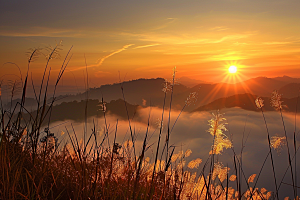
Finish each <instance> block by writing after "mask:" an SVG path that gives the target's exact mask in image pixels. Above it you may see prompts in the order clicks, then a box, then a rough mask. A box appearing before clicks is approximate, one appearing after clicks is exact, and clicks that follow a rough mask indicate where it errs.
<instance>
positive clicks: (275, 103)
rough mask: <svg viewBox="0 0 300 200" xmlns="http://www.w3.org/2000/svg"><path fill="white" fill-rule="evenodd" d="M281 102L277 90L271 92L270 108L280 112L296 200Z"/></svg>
mask: <svg viewBox="0 0 300 200" xmlns="http://www.w3.org/2000/svg"><path fill="white" fill-rule="evenodd" d="M282 102H283V101H281V94H278V92H277V90H275V91H273V93H272V97H271V104H272V106H273V107H274V108H275V109H276V110H279V111H280V116H281V121H282V125H283V130H284V134H285V139H286V146H287V152H288V158H289V165H290V170H291V176H292V183H293V191H294V198H296V196H297V195H296V189H295V180H294V173H293V166H292V162H291V154H290V148H289V142H288V137H287V134H286V128H285V124H284V120H283V115H282V107H283V106H282Z"/></svg>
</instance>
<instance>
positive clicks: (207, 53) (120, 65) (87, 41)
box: [0, 0, 300, 86]
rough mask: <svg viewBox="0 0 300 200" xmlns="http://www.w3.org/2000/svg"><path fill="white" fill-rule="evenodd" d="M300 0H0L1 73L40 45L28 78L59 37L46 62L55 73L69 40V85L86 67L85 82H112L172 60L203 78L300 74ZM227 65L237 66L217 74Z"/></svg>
mask: <svg viewBox="0 0 300 200" xmlns="http://www.w3.org/2000/svg"><path fill="white" fill-rule="evenodd" d="M167 1H168V0H167ZM15 4H18V6H15ZM56 5H57V6H56ZM299 6H300V3H299V2H295V1H292V0H287V1H285V2H282V3H279V2H277V3H276V2H274V3H273V4H272V6H271V7H270V6H269V4H266V3H264V2H261V1H258V0H254V1H251V2H237V1H231V0H222V1H220V2H219V3H218V4H215V3H213V2H194V1H190V2H182V1H179V0H175V1H169V2H168V3H166V4H163V3H161V2H159V1H153V2H148V1H147V2H140V1H137V0H133V1H132V2H126V3H125V2H115V3H111V2H110V3H109V2H102V3H101V2H92V3H86V2H85V3H84V2H69V3H67V2H60V1H56V0H54V1H52V2H51V3H50V2H39V3H36V5H35V8H34V9H33V7H32V6H30V4H26V3H24V2H18V1H14V0H13V1H9V2H3V6H1V8H0V11H1V12H0V13H1V22H2V24H1V25H0V27H1V29H0V42H1V44H2V45H1V46H0V53H1V55H2V56H1V58H0V64H1V65H2V69H1V71H0V72H1V75H4V74H15V75H18V73H19V70H18V68H17V67H16V66H15V65H12V64H5V63H8V62H13V63H15V64H17V65H18V66H19V68H20V70H21V71H22V74H26V70H27V64H26V62H27V59H28V58H27V56H26V52H27V51H28V49H29V48H42V49H43V50H42V53H41V54H40V55H39V58H37V59H35V61H34V62H33V63H32V64H31V66H30V73H32V77H33V79H34V80H38V79H39V78H40V77H41V76H42V74H43V68H44V66H45V55H47V47H49V45H51V46H52V47H53V46H55V44H56V43H58V42H59V41H60V40H63V46H62V50H60V51H59V54H60V59H59V60H58V59H55V60H51V62H50V66H51V68H52V70H53V73H52V76H53V79H55V75H56V74H57V73H58V72H59V69H60V67H61V64H62V62H63V59H64V57H65V55H66V54H67V51H68V50H69V48H70V47H71V46H72V45H73V49H72V51H71V54H73V56H72V59H71V60H70V62H69V65H68V67H67V69H66V71H65V73H64V76H63V78H64V83H65V84H68V85H76V84H79V85H84V79H85V78H84V73H85V71H86V68H87V69H88V73H89V79H90V81H91V86H99V85H101V84H105V83H113V82H118V81H119V79H120V78H119V77H121V79H122V80H123V79H125V80H132V79H138V78H155V77H163V78H169V77H170V73H171V71H172V68H173V67H174V66H176V67H177V71H178V73H177V76H178V77H188V78H191V79H196V80H201V81H205V82H221V81H225V82H228V83H233V82H234V81H240V80H246V79H250V78H254V77H258V76H267V77H276V76H283V75H287V76H292V77H300V70H299V66H300V59H299V55H300V50H299V48H298V46H299V41H300V38H299V35H300V29H298V28H297V27H298V26H297V25H298V21H299V19H298V18H300V13H299V12H298V10H297V8H298V7H299ZM70 7H72V9H69V8H70ZM258 7H259V8H260V9H257V8H258ZM57 9H58V10H57ZM237 10H238V11H239V12H237ZM33 13H34V14H33ZM53 13H55V14H53ZM153 13H156V15H155V16H154V15H153ZM36 16H39V17H36ZM50 19H51V20H50ZM61 19H64V20H63V21H62V20H61ZM45 22H46V23H45ZM266 24H268V26H266ZM278 30H280V31H278ZM229 64H230V65H234V66H237V68H238V71H237V72H236V73H235V74H232V75H234V76H232V77H228V78H226V79H224V74H223V72H224V70H227V69H228V68H225V67H227V66H228V67H229V66H230V65H229ZM119 73H120V74H121V75H120V76H119ZM75 80H76V81H75ZM75 82H76V83H75Z"/></svg>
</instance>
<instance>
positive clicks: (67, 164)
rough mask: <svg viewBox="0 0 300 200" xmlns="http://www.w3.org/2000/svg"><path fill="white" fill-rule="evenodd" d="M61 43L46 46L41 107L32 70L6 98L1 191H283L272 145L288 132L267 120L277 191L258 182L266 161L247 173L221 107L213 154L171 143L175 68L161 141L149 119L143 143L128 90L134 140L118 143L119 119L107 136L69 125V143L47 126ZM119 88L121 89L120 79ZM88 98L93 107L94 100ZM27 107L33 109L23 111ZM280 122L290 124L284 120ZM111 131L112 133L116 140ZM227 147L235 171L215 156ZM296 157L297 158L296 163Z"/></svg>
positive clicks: (2, 194)
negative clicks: (31, 101) (53, 64)
mask: <svg viewBox="0 0 300 200" xmlns="http://www.w3.org/2000/svg"><path fill="white" fill-rule="evenodd" d="M58 48H59V45H58V46H56V47H55V48H53V49H51V51H50V52H49V54H48V57H47V64H46V66H45V72H44V76H43V79H42V82H41V86H40V88H38V89H37V91H38V93H37V94H36V101H37V103H38V106H37V109H36V112H34V113H29V112H28V111H27V110H26V109H25V107H24V103H25V97H26V89H27V87H28V72H27V75H26V77H25V80H24V82H22V88H23V92H22V99H21V101H20V102H19V104H17V105H16V106H15V107H13V108H10V109H8V110H5V109H4V108H3V107H2V103H1V118H0V119H1V121H0V129H1V130H0V198H1V199H278V193H279V192H280V190H279V188H280V185H281V183H282V182H280V181H279V180H277V179H276V171H275V170H274V166H273V159H272V151H274V148H279V147H280V146H282V145H283V144H284V143H285V142H287V139H286V138H287V136H285V137H277V138H271V137H270V136H269V133H268V127H267V123H266V121H265V125H266V132H267V136H266V137H268V145H269V149H270V151H269V154H268V156H267V157H266V159H265V162H266V161H267V160H269V159H271V161H272V167H273V168H272V169H271V170H272V171H273V174H274V180H272V181H270V184H275V188H277V190H276V191H273V192H271V191H267V190H266V189H265V188H256V184H257V181H258V179H259V177H260V175H261V170H262V168H263V167H264V165H265V162H264V163H262V167H261V169H258V173H257V174H253V175H251V176H250V177H246V176H245V173H244V171H243V168H242V164H241V163H240V162H241V161H240V156H238V155H237V154H236V153H235V151H234V148H233V146H232V142H231V140H230V139H229V138H228V137H227V136H226V135H225V134H224V131H225V130H226V127H225V125H226V124H225V118H223V116H222V115H221V114H220V113H218V112H217V113H216V114H215V115H214V116H213V118H212V119H211V120H210V121H209V128H208V132H209V133H210V134H211V135H212V148H211V151H210V152H207V153H209V155H210V156H209V158H208V159H207V160H204V161H203V160H202V159H200V158H198V159H195V160H189V159H188V157H189V156H190V155H191V153H192V151H191V150H187V151H186V152H183V151H178V150H177V149H175V147H174V146H172V145H170V144H169V141H170V133H171V132H172V129H173V128H172V127H173V125H171V124H170V113H171V108H172V94H173V86H174V83H175V69H174V72H173V77H172V80H171V81H166V83H165V85H164V86H163V92H164V93H165V98H164V99H163V101H164V106H163V111H162V112H163V113H162V117H161V119H160V121H159V124H158V125H159V134H158V138H157V143H156V144H153V145H152V144H149V143H148V141H149V132H148V130H149V126H150V125H149V120H148V126H147V130H146V132H145V134H144V141H143V144H142V145H141V146H137V144H136V137H135V134H134V131H133V130H132V127H131V118H130V117H129V114H128V109H127V103H126V99H125V94H124V93H123V98H124V99H123V101H124V106H125V108H126V111H127V117H128V126H129V127H128V128H129V132H130V139H129V140H127V141H126V142H125V143H123V144H118V143H116V137H117V134H118V133H117V129H118V122H117V123H116V127H115V132H113V133H112V134H113V137H109V128H108V126H107V124H106V123H105V131H104V135H103V136H99V134H97V130H96V128H95V127H94V128H93V130H92V131H91V132H88V131H87V128H85V129H84V130H83V132H84V133H83V135H84V137H83V139H82V140H80V139H79V138H78V137H77V133H76V132H75V131H74V129H72V130H68V129H66V131H65V133H62V134H66V135H68V138H69V143H68V144H65V145H63V144H62V143H61V141H59V140H58V138H57V137H56V136H55V135H54V133H52V132H51V131H50V129H49V123H50V118H51V112H52V107H53V103H54V101H55V98H54V97H55V91H54V94H53V98H52V99H53V100H52V101H51V102H47V100H46V99H47V97H48V96H47V95H48V94H47V87H48V84H49V82H48V80H49V76H50V70H51V69H49V68H48V64H49V62H50V60H51V59H52V58H53V57H54V56H55V54H56V53H57V51H58ZM39 51H40V50H39V49H34V50H33V51H32V53H31V55H30V57H29V59H28V71H29V66H30V63H31V62H32V59H33V58H34V57H36V56H37V55H38V53H39ZM69 52H70V51H69ZM69 59H70V56H69V53H68V54H67V56H66V58H65V60H64V62H63V64H62V67H61V71H60V73H59V75H58V78H57V81H56V86H57V85H58V82H59V80H60V78H61V77H62V75H63V72H64V70H65V69H66V67H67V64H68V62H69ZM47 74H48V75H47ZM14 89H15V87H12V91H11V94H12V96H13V94H14ZM120 90H122V92H123V88H122V87H121V88H120ZM167 95H170V96H171V101H170V102H166V96H167ZM276 95H277V96H276ZM273 97H274V98H273V99H272V101H273V104H274V105H275V106H276V108H278V110H279V111H280V113H281V114H282V112H281V109H282V105H281V103H282V102H281V101H280V95H278V94H277V93H276V92H275V93H274V94H273ZM195 98H196V93H192V94H191V95H190V96H189V97H188V98H187V100H186V103H185V106H184V108H185V107H186V106H188V105H189V104H191V103H192V102H193V101H194V100H195ZM87 99H88V97H87ZM85 102H86V107H87V106H88V101H87V100H86V101H85ZM167 104H168V106H166V105H167ZM256 105H257V107H258V108H260V109H261V112H262V115H263V117H264V113H263V109H262V108H263V106H264V102H263V101H262V99H260V98H258V99H257V100H256ZM184 108H183V109H184ZM106 109H107V108H106V104H105V102H104V101H103V100H102V103H101V110H102V112H103V117H104V118H105V119H106ZM183 109H182V111H183ZM86 110H87V109H86ZM70 112H72V111H70ZM164 112H168V114H169V118H168V119H163V117H164ZM25 114H26V115H30V117H29V118H28V117H26V118H23V117H22V116H23V115H25ZM46 116H47V117H46ZM179 116H180V115H179ZM179 116H178V117H179ZM85 117H87V115H86V116H85ZM177 119H178V118H177ZM264 120H265V118H264ZM176 121H177V120H176ZM282 122H283V126H284V121H282ZM163 123H166V124H167V125H166V127H167V128H166V130H163ZM175 123H176V122H175ZM45 127H46V128H45ZM78 135H79V134H78ZM80 135H82V134H80ZM294 136H295V134H294ZM111 138H113V141H111V140H110V139H111ZM293 141H294V144H293V146H294V148H293V150H294V153H292V152H289V151H288V158H289V169H288V170H289V171H290V174H291V177H292V178H293V181H292V182H293V184H292V185H291V187H293V188H294V194H291V198H293V199H296V198H298V197H297V195H298V194H297V181H295V180H297V176H296V174H297V173H296V172H297V171H296V170H297V166H296V156H295V155H296V152H297V150H298V149H297V148H296V147H297V144H296V136H295V137H294V140H293ZM287 147H288V144H287ZM149 149H152V150H153V152H154V157H152V158H149V157H147V156H146V154H147V151H149ZM225 149H227V151H229V150H231V151H233V159H232V160H233V163H234V169H233V170H231V171H230V169H229V168H228V166H224V165H223V164H222V163H221V162H219V161H218V159H217V155H218V154H220V153H221V152H222V151H223V150H225ZM175 152H178V153H175ZM293 163H295V165H294V167H293ZM230 183H234V185H235V187H229V184H230ZM241 185H244V186H245V185H246V189H243V188H242V186H241Z"/></svg>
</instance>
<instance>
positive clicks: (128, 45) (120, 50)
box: [97, 44, 134, 66]
mask: <svg viewBox="0 0 300 200" xmlns="http://www.w3.org/2000/svg"><path fill="white" fill-rule="evenodd" d="M133 45H134V44H127V45H125V46H123V47H122V48H121V49H118V50H116V51H114V52H112V53H110V54H108V55H106V56H104V57H103V58H101V59H99V60H98V63H97V66H100V65H102V63H103V62H104V60H105V59H107V58H109V57H111V56H113V55H115V54H117V53H120V52H122V51H124V50H126V49H127V48H129V47H131V46H133Z"/></svg>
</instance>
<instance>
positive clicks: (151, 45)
mask: <svg viewBox="0 0 300 200" xmlns="http://www.w3.org/2000/svg"><path fill="white" fill-rule="evenodd" d="M158 45H160V44H148V45H143V46H137V47H135V48H133V49H141V48H147V47H154V46H158Z"/></svg>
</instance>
